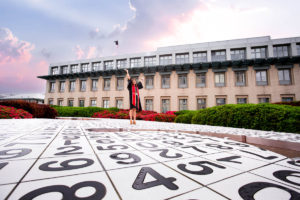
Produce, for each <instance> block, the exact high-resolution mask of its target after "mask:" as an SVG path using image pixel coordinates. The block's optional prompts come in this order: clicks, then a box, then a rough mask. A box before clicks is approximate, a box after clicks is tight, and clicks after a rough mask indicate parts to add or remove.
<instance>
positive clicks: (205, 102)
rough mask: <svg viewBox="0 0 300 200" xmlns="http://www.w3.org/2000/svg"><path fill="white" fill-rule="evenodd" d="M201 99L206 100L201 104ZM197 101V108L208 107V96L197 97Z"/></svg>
mask: <svg viewBox="0 0 300 200" xmlns="http://www.w3.org/2000/svg"><path fill="white" fill-rule="evenodd" d="M199 100H204V103H202V104H199ZM196 103H197V110H201V109H204V108H206V107H207V98H206V97H197V99H196ZM201 105H202V106H201Z"/></svg>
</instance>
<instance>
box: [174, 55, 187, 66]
mask: <svg viewBox="0 0 300 200" xmlns="http://www.w3.org/2000/svg"><path fill="white" fill-rule="evenodd" d="M187 63H190V56H189V53H177V54H175V64H187Z"/></svg>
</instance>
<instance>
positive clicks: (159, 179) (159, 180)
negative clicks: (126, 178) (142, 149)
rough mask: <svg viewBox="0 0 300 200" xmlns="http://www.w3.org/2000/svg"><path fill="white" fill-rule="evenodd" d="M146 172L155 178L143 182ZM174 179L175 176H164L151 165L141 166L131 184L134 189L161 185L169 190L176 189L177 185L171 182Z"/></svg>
mask: <svg viewBox="0 0 300 200" xmlns="http://www.w3.org/2000/svg"><path fill="white" fill-rule="evenodd" d="M147 173H149V174H150V175H151V176H152V177H153V178H155V179H156V180H154V181H150V182H147V183H144V180H145V177H146V175H147ZM174 181H176V178H174V177H170V178H165V177H163V176H162V175H160V174H159V173H158V172H157V171H155V170H153V169H152V168H151V167H143V168H142V169H141V170H140V172H139V174H138V175H137V177H136V179H135V181H134V183H133V184H132V187H133V188H134V189H136V190H144V189H148V188H152V187H155V186H158V185H163V186H165V187H166V188H168V189H170V190H177V189H178V186H177V185H175V184H174V183H173V182H174Z"/></svg>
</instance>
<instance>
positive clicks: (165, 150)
mask: <svg viewBox="0 0 300 200" xmlns="http://www.w3.org/2000/svg"><path fill="white" fill-rule="evenodd" d="M151 151H161V152H160V153H159V155H160V156H161V157H164V158H180V157H182V154H180V153H175V155H167V153H168V152H169V149H155V150H151Z"/></svg>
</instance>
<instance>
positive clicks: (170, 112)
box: [166, 111, 176, 115]
mask: <svg viewBox="0 0 300 200" xmlns="http://www.w3.org/2000/svg"><path fill="white" fill-rule="evenodd" d="M175 112H176V111H167V112H166V114H167V115H175Z"/></svg>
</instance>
